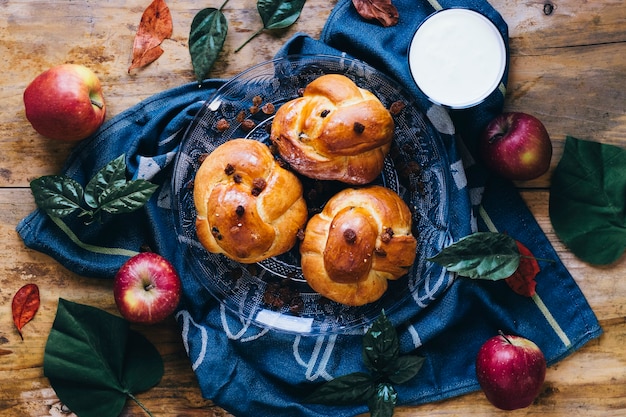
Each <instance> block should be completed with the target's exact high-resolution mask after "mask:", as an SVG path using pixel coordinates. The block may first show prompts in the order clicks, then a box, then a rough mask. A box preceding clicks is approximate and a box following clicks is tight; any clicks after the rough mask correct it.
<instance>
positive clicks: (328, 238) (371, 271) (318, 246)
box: [300, 185, 417, 306]
mask: <svg viewBox="0 0 626 417" xmlns="http://www.w3.org/2000/svg"><path fill="white" fill-rule="evenodd" d="M411 226H412V220H411V212H410V210H409V208H408V206H407V205H406V203H405V202H404V201H403V200H402V199H401V198H400V196H398V195H397V194H396V193H395V192H394V191H392V190H390V189H388V188H385V187H381V186H377V185H373V186H368V187H364V188H349V189H346V190H343V191H340V192H339V193H337V194H336V195H335V196H333V197H332V198H331V199H330V200H329V201H328V203H327V204H326V206H325V207H324V209H323V210H322V212H321V213H319V214H316V215H315V216H313V217H312V218H311V219H310V220H309V222H308V224H307V227H306V230H305V234H304V240H303V242H302V244H301V246H300V253H301V264H302V273H303V275H304V277H305V278H306V280H307V282H308V283H309V285H310V286H311V288H313V289H314V290H315V291H317V292H318V293H320V294H321V295H323V296H325V297H327V298H329V299H331V300H334V301H336V302H339V303H342V304H346V305H350V306H360V305H364V304H367V303H371V302H374V301H376V300H378V299H379V298H380V297H381V296H382V295H383V293H384V292H385V291H386V290H387V287H388V280H396V279H398V278H400V277H402V276H403V275H406V274H407V273H408V271H409V268H410V267H411V265H413V262H414V261H415V256H416V248H417V241H416V239H415V237H414V236H413V234H412V230H411Z"/></svg>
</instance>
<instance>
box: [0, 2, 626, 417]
mask: <svg viewBox="0 0 626 417" xmlns="http://www.w3.org/2000/svg"><path fill="white" fill-rule="evenodd" d="M148 3H149V2H148V1H145V0H144V1H139V0H130V1H121V0H110V1H90V0H84V1H69V0H64V1H63V0H52V1H45V2H44V1H30V0H4V1H0V34H1V36H0V57H2V59H0V74H2V78H1V79H0V102H1V103H2V105H1V106H0V147H1V151H0V415H2V416H9V417H13V416H16V417H17V416H38V417H39V416H61V415H64V416H67V415H68V414H63V410H62V404H60V403H59V401H58V399H57V397H56V396H55V394H54V391H53V390H52V389H51V388H50V385H49V383H48V381H47V379H46V378H45V377H44V376H43V368H42V366H43V348H44V346H45V342H46V339H47V335H48V332H49V330H50V328H51V326H52V322H53V320H54V316H55V314H56V306H57V301H58V298H59V297H64V298H67V299H70V300H72V301H75V302H79V303H85V304H90V305H93V306H96V307H99V308H102V309H104V310H106V311H109V312H111V313H114V314H117V312H116V308H115V304H114V301H113V296H112V290H111V282H110V281H106V280H94V279H87V278H84V277H80V276H77V275H75V274H73V273H71V272H69V271H67V270H66V269H65V268H63V267H62V266H61V265H59V264H58V263H57V262H56V261H55V260H54V259H51V258H50V257H48V256H46V255H43V254H41V253H38V252H36V251H33V250H30V249H28V248H26V247H25V246H24V244H23V242H22V241H21V239H20V238H19V236H18V235H17V234H16V232H15V226H16V225H17V223H18V221H19V220H20V219H21V218H23V217H24V216H26V215H27V214H28V213H30V212H31V211H32V210H33V209H34V207H35V206H34V202H33V199H32V195H31V193H30V190H29V189H28V184H29V181H30V180H32V179H34V178H36V177H38V176H41V175H46V174H52V173H56V172H58V171H59V169H60V168H61V167H62V165H63V162H64V160H65V158H66V157H67V155H68V153H69V152H70V150H71V148H72V146H73V145H72V144H66V143H53V142H51V141H48V140H46V139H44V138H42V137H41V136H39V135H37V134H36V133H35V132H34V130H32V128H30V126H29V124H28V122H27V121H26V119H25V116H24V109H23V104H22V93H23V90H24V88H25V87H26V85H27V84H28V83H29V82H30V81H31V80H32V79H33V78H34V77H35V76H36V75H37V74H38V73H40V72H41V71H43V70H44V69H46V68H48V67H50V66H52V65H56V64H59V63H62V62H74V63H80V64H84V65H87V66H89V67H90V68H92V69H93V70H94V71H95V72H96V73H97V74H98V76H99V78H100V80H101V81H102V83H103V86H104V91H105V95H106V98H107V103H108V116H107V117H108V118H110V117H113V116H115V115H116V114H118V113H120V112H121V111H123V110H125V109H126V108H128V107H130V106H132V105H134V104H136V103H138V102H139V101H140V100H142V99H144V98H146V97H149V96H151V95H153V94H155V93H158V92H160V91H162V90H164V89H167V88H170V87H175V86H178V85H181V84H183V83H187V82H193V81H194V75H193V70H192V68H191V60H190V57H189V53H188V49H187V38H188V31H189V27H190V24H191V20H192V19H193V16H194V15H195V14H196V13H197V12H198V11H199V10H200V8H201V7H219V5H220V4H221V3H222V1H221V0H219V1H216V2H214V3H215V4H206V5H202V4H201V3H198V2H195V1H191V0H179V1H173V0H170V1H169V2H168V4H169V6H170V9H171V11H172V17H173V20H174V34H173V36H172V38H171V39H168V40H166V41H165V42H164V43H163V49H164V50H165V53H164V54H163V56H161V58H159V60H158V61H157V62H155V63H153V64H152V65H150V66H148V67H147V68H145V69H143V70H139V71H135V72H133V73H132V74H130V75H129V74H128V73H127V68H128V65H129V63H130V60H131V47H132V42H133V37H134V33H135V31H136V30H137V26H138V23H139V19H140V17H141V13H142V12H143V9H144V8H145V7H146V6H147V5H148ZM218 3H219V4H218ZM491 3H492V4H493V5H494V7H495V8H496V9H498V10H499V11H500V12H501V13H502V15H503V17H504V19H505V20H506V21H507V23H508V25H509V32H510V45H511V72H510V77H509V84H508V89H507V102H506V108H507V109H508V110H515V111H525V112H528V113H532V114H535V115H536V116H538V117H540V118H541V119H542V120H543V121H544V123H545V124H546V127H547V128H548V131H549V132H550V134H551V136H552V139H553V142H554V149H555V154H554V158H553V162H552V168H554V167H555V166H556V164H557V162H558V160H559V159H560V156H561V155H562V150H563V144H564V140H565V137H566V136H567V135H572V136H576V137H579V138H582V139H590V140H596V141H599V142H603V143H610V144H615V145H618V146H622V147H626V86H625V84H624V80H626V7H624V5H623V2H622V1H621V0H597V1H593V2H591V1H581V2H579V1H569V2H565V1H561V2H558V1H557V2H553V4H554V9H553V11H552V13H551V14H546V13H545V12H544V2H543V1H536V2H529V1H522V0H512V1H505V0H493V1H492V2H491ZM335 4H336V0H331V1H323V0H309V1H307V3H306V5H305V7H304V10H303V14H302V17H301V18H300V19H299V20H298V22H297V23H296V24H295V25H294V26H292V27H291V28H289V29H287V30H284V31H281V32H273V33H270V32H267V33H263V34H261V35H260V36H258V37H257V38H256V39H255V40H253V41H252V42H251V43H250V44H249V45H248V46H246V47H245V48H244V49H243V50H242V51H240V52H238V53H235V52H234V50H235V49H236V48H237V47H238V46H239V45H241V44H242V43H243V42H244V41H245V40H246V39H247V38H248V37H249V36H250V35H251V34H252V33H253V32H254V31H255V30H256V29H257V28H258V27H260V25H261V21H260V19H259V17H258V14H257V13H256V2H255V1H253V0H237V1H230V2H229V3H228V4H227V6H226V7H225V9H224V14H225V15H226V17H227V19H228V20H229V24H230V28H229V33H228V37H227V39H226V44H225V48H224V50H223V52H222V53H221V55H220V59H219V61H218V62H217V64H216V66H215V67H214V69H213V71H212V73H211V76H212V77H215V78H229V77H231V76H233V75H235V74H237V73H239V72H241V71H242V70H244V69H246V68H248V67H250V66H251V65H254V64H256V63H259V62H262V61H265V60H267V59H270V58H271V57H272V56H273V55H274V54H275V53H276V51H277V50H278V49H279V48H280V46H281V45H282V44H283V42H284V41H285V40H286V39H288V38H289V37H290V36H291V35H293V34H295V33H296V32H298V31H300V32H305V33H308V34H310V35H311V36H313V37H317V36H319V33H320V31H321V29H322V27H323V25H324V22H325V20H326V18H327V17H328V15H329V13H330V11H331V9H332V7H333V6H334V5H335ZM550 175H551V174H550V173H547V174H546V175H544V176H542V177H541V178H539V179H537V180H534V181H529V182H526V183H519V186H520V189H521V190H522V196H523V198H524V200H525V201H526V202H527V204H528V206H529V207H530V209H531V211H532V213H533V214H534V215H535V217H536V218H537V220H538V222H539V224H540V226H541V227H542V228H543V230H544V231H545V232H546V234H547V236H548V238H549V239H550V240H551V241H552V243H553V244H554V246H555V248H556V249H557V251H558V253H559V256H560V257H561V259H562V260H563V261H564V262H565V264H566V265H567V267H568V269H569V270H570V271H571V273H572V275H573V276H574V278H575V280H576V282H577V283H578V284H579V286H580V288H581V290H582V291H583V292H584V294H585V296H586V297H587V299H588V301H589V303H590V305H591V306H592V308H593V310H594V311H595V313H596V315H597V316H598V318H599V320H600V323H601V325H602V327H603V329H604V334H603V335H602V336H601V337H600V338H599V339H597V340H594V341H592V342H590V343H589V344H587V345H586V346H584V347H583V348H582V349H581V350H580V351H579V352H577V353H576V354H575V355H572V356H570V357H568V358H567V359H565V360H563V361H562V362H559V363H558V364H557V365H554V366H552V367H550V368H549V370H548V373H547V377H546V384H545V386H544V390H543V392H542V394H541V395H540V396H539V398H538V399H537V401H536V403H535V404H534V405H532V406H531V407H529V408H527V409H524V410H518V411H515V412H511V413H507V415H511V416H538V415H541V416H544V417H575V416H585V417H595V416H598V417H600V416H602V417H605V416H624V415H626V372H625V371H624V370H625V369H626V344H625V343H624V341H625V340H626V280H624V277H625V276H626V257H622V258H621V259H620V260H618V261H617V262H616V263H615V264H614V265H610V266H608V267H593V266H590V265H588V264H585V263H584V262H582V261H580V260H578V259H577V258H576V257H575V256H574V255H573V254H571V253H570V252H568V250H567V248H565V247H564V246H563V244H562V243H561V242H559V240H558V238H557V237H556V236H555V234H554V231H553V230H552V226H551V223H550V219H549V217H548V197H549V194H548V190H547V187H548V186H549V183H550ZM29 282H33V283H36V284H38V285H39V287H40V291H41V298H42V305H41V309H40V311H39V313H38V314H37V316H36V317H35V319H34V320H33V321H32V322H30V323H28V324H27V325H26V326H25V327H24V329H23V333H24V341H22V340H21V339H20V337H19V334H18V332H17V331H16V330H15V328H14V327H13V322H12V319H11V310H10V305H11V299H12V297H13V294H15V292H16V291H17V290H18V289H19V288H20V287H21V286H22V285H24V284H26V283H29ZM137 330H139V331H140V332H141V333H142V334H144V335H145V336H146V337H147V338H148V339H149V340H150V341H152V342H153V343H154V344H155V346H156V347H157V349H158V350H159V352H160V353H161V354H162V355H163V358H164V360H165V375H164V378H163V380H162V381H161V383H160V384H159V385H158V386H157V387H155V388H153V389H151V390H149V391H147V392H145V393H142V394H140V395H139V399H140V400H141V401H142V402H143V403H144V404H146V406H147V407H148V408H149V409H151V410H152V411H153V412H154V414H155V415H156V416H160V417H174V416H204V417H218V416H220V417H222V416H230V414H228V413H227V412H225V411H224V410H222V409H220V408H219V407H216V406H214V405H213V404H212V403H211V401H210V400H209V399H203V398H202V395H201V393H200V390H199V388H198V384H197V382H196V379H195V376H194V374H193V372H192V371H191V367H190V363H189V361H188V359H187V357H186V355H185V351H184V348H183V345H182V342H181V340H180V336H179V333H178V328H177V325H176V323H175V322H174V321H173V320H169V321H167V322H165V323H162V324H159V325H156V326H152V327H137ZM69 415H71V414H69ZM122 415H123V416H128V417H130V416H133V417H135V416H137V417H138V416H144V415H145V414H144V412H143V411H142V410H141V409H140V408H139V407H137V406H135V405H134V404H131V403H129V404H128V406H127V407H126V408H125V410H124V411H123V413H122ZM395 415H396V416H399V417H412V416H422V415H436V416H466V415H472V416H483V417H489V416H500V415H504V413H503V412H501V411H499V410H496V409H495V408H494V407H492V406H491V405H490V404H489V403H488V402H487V401H486V399H485V398H484V396H483V395H482V393H480V392H477V393H473V394H469V395H465V396H462V397H458V398H454V399H450V400H446V401H442V402H438V403H433V404H425V405H421V406H415V407H399V408H398V409H397V410H396V413H395Z"/></svg>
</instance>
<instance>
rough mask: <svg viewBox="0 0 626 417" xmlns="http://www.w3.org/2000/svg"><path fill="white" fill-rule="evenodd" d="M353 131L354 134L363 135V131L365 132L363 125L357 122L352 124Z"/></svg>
mask: <svg viewBox="0 0 626 417" xmlns="http://www.w3.org/2000/svg"><path fill="white" fill-rule="evenodd" d="M353 129H354V131H355V132H356V133H363V131H364V130H365V125H363V124H362V123H359V122H354V126H353Z"/></svg>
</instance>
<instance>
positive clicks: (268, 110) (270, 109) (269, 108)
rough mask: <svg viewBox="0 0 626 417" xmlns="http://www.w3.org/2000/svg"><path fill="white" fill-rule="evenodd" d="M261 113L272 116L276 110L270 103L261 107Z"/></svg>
mask: <svg viewBox="0 0 626 417" xmlns="http://www.w3.org/2000/svg"><path fill="white" fill-rule="evenodd" d="M261 111H262V112H263V113H265V114H274V112H275V111H276V108H275V107H274V105H273V104H272V103H265V104H264V105H263V107H261Z"/></svg>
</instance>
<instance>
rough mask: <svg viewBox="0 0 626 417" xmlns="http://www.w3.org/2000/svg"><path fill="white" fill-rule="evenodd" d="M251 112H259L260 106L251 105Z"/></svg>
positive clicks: (249, 109)
mask: <svg viewBox="0 0 626 417" xmlns="http://www.w3.org/2000/svg"><path fill="white" fill-rule="evenodd" d="M248 111H249V112H250V114H257V113H258V112H259V106H250V107H249V108H248Z"/></svg>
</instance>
